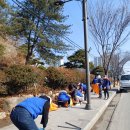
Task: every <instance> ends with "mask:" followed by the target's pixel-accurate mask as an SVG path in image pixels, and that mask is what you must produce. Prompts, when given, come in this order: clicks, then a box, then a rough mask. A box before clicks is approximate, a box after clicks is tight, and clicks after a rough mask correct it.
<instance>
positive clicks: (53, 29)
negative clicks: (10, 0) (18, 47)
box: [12, 0, 70, 64]
mask: <svg viewBox="0 0 130 130" xmlns="http://www.w3.org/2000/svg"><path fill="white" fill-rule="evenodd" d="M15 1H17V0H15ZM54 1H55V0H49V1H46V0H24V1H23V2H22V3H21V2H18V1H17V3H18V5H19V6H18V7H17V9H14V11H15V14H14V17H13V19H12V26H13V27H14V30H15V35H18V36H20V38H24V40H25V41H26V42H25V44H27V56H26V64H28V63H29V61H30V60H31V57H32V56H33V54H34V53H36V54H37V56H39V57H41V58H42V59H43V60H44V61H45V62H46V63H48V64H49V63H50V62H52V61H54V62H55V59H57V58H58V59H60V58H61V54H64V53H65V52H66V51H67V50H68V49H69V46H67V45H66V44H65V43H64V42H63V39H62V38H63V37H64V36H65V35H66V34H68V33H69V32H68V29H69V27H70V26H67V25H65V24H64V21H65V20H66V18H67V17H65V16H63V14H62V9H63V7H62V6H61V7H56V6H55V5H54Z"/></svg>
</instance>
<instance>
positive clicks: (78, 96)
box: [68, 84, 84, 104]
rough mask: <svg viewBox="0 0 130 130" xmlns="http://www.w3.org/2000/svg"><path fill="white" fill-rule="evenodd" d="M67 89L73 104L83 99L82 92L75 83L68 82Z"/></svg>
mask: <svg viewBox="0 0 130 130" xmlns="http://www.w3.org/2000/svg"><path fill="white" fill-rule="evenodd" d="M68 89H69V92H70V93H69V94H70V95H71V98H72V100H73V102H74V104H78V103H81V102H82V101H83V100H84V96H83V94H82V93H81V91H80V90H78V89H77V87H76V85H75V84H69V85H68Z"/></svg>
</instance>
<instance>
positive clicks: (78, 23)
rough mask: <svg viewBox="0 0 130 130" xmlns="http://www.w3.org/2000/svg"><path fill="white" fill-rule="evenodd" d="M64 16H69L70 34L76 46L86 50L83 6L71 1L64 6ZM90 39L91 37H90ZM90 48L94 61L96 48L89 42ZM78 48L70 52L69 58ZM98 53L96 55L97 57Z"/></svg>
mask: <svg viewBox="0 0 130 130" xmlns="http://www.w3.org/2000/svg"><path fill="white" fill-rule="evenodd" d="M64 14H65V15H69V17H68V19H67V21H66V23H67V24H70V25H72V26H71V28H70V31H71V32H72V33H71V34H69V36H68V37H69V38H70V39H71V40H72V41H74V42H75V43H76V44H78V45H79V46H81V47H82V48H84V33H83V21H82V4H81V2H78V1H71V2H68V3H65V4H64ZM88 39H89V37H88ZM88 46H89V47H91V48H92V50H91V52H90V53H91V55H90V58H91V59H93V56H92V54H93V52H94V51H95V48H94V46H93V45H92V43H91V42H90V40H88ZM77 49H78V48H76V47H75V50H73V51H70V52H68V56H69V55H71V54H73V53H74V52H75V51H76V50H77ZM96 55H97V53H95V56H96Z"/></svg>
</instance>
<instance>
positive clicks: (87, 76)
mask: <svg viewBox="0 0 130 130" xmlns="http://www.w3.org/2000/svg"><path fill="white" fill-rule="evenodd" d="M69 1H73V0H66V1H62V0H58V1H56V2H54V5H56V6H59V5H63V4H64V3H66V2H69ZM75 1H80V0H75ZM82 14H83V27H84V49H85V68H86V85H87V93H85V98H87V104H86V107H85V109H86V110H90V109H91V105H90V71H89V57H88V54H89V50H88V42H87V0H82ZM85 100H86V99H85Z"/></svg>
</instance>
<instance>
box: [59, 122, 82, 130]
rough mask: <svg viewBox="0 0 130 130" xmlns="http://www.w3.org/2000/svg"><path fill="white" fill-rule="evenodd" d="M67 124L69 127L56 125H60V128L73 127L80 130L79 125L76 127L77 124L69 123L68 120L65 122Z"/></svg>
mask: <svg viewBox="0 0 130 130" xmlns="http://www.w3.org/2000/svg"><path fill="white" fill-rule="evenodd" d="M65 123H66V124H67V125H70V126H71V127H69V126H68V127H67V126H60V125H59V126H58V127H61V128H66V129H75V130H81V128H80V127H78V126H76V125H73V124H71V123H68V122H65Z"/></svg>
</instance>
